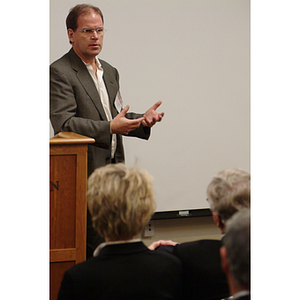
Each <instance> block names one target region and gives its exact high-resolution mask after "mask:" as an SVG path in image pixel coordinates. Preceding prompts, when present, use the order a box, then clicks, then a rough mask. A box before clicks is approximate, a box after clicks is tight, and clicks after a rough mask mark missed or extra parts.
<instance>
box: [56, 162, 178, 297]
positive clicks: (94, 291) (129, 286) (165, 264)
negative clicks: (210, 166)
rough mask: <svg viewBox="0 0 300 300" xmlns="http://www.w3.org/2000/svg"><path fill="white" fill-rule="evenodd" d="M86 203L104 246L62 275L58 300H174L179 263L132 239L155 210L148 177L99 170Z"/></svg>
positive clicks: (116, 168) (115, 167)
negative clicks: (103, 240)
mask: <svg viewBox="0 0 300 300" xmlns="http://www.w3.org/2000/svg"><path fill="white" fill-rule="evenodd" d="M87 201H88V207H89V210H90V212H91V216H92V221H93V225H94V227H95V229H96V230H97V231H98V232H99V234H100V235H101V236H104V237H105V243H102V244H100V245H99V246H98V247H97V248H96V250H95V252H94V257H93V258H90V259H88V260H87V261H85V262H82V263H80V264H77V265H75V266H73V267H72V268H71V269H69V270H67V271H66V272H65V274H64V277H63V280H62V283H61V287H60V291H59V294H58V300H68V299H70V300H71V299H72V300H77V299H78V300H79V299H80V300H82V299H84V300H93V299H97V300H101V299H110V300H113V299H118V300H119V299H143V300H145V299H178V297H179V295H180V292H181V271H182V268H181V263H180V261H179V259H178V258H176V257H175V256H173V255H171V254H169V253H167V252H165V253H163V252H157V251H150V250H149V249H148V248H147V247H146V246H145V245H144V244H143V242H142V241H141V240H140V239H137V237H138V235H139V234H140V233H141V231H142V230H143V228H144V227H145V225H146V224H147V222H149V220H150V218H151V216H152V214H153V213H154V211H155V207H156V204H155V201H154V199H153V186H152V177H151V176H150V175H149V174H148V173H147V172H146V171H144V170H140V169H134V168H128V167H126V166H125V165H124V164H110V165H106V166H104V167H100V168H98V169H96V170H95V171H94V172H93V173H92V175H91V176H90V178H89V179H88V191H87Z"/></svg>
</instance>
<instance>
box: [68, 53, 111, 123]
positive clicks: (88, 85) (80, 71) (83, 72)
mask: <svg viewBox="0 0 300 300" xmlns="http://www.w3.org/2000/svg"><path fill="white" fill-rule="evenodd" d="M69 54H70V61H71V65H72V68H73V69H74V70H75V71H76V72H77V78H78V80H79V81H80V83H81V84H82V86H83V88H84V89H85V91H86V93H87V94H88V95H89V96H90V98H91V100H92V101H93V103H94V105H95V107H96V109H97V110H98V111H99V113H100V115H101V117H102V119H103V120H105V121H107V117H106V114H105V111H104V109H103V106H102V102H101V99H100V96H99V93H98V91H97V89H96V87H95V84H94V81H93V78H92V77H91V75H90V73H89V71H88V70H87V68H86V66H85V65H84V63H83V62H82V61H81V59H80V58H79V57H78V55H77V54H76V53H75V52H74V50H73V48H72V49H71V50H70V51H69Z"/></svg>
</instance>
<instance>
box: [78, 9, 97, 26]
mask: <svg viewBox="0 0 300 300" xmlns="http://www.w3.org/2000/svg"><path fill="white" fill-rule="evenodd" d="M77 24H78V26H85V25H92V26H100V27H101V26H103V22H102V18H101V16H100V15H99V14H98V13H96V12H95V11H93V10H89V11H88V12H84V13H82V14H80V15H79V16H78V19H77Z"/></svg>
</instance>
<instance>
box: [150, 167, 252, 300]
mask: <svg viewBox="0 0 300 300" xmlns="http://www.w3.org/2000/svg"><path fill="white" fill-rule="evenodd" d="M207 195H208V203H209V204H210V208H211V212H212V216H213V220H214V222H215V223H216V225H217V226H218V227H219V228H220V230H221V233H222V234H223V233H224V229H225V225H224V224H225V222H226V220H228V219H229V218H230V217H231V216H232V215H233V214H234V213H235V212H237V211H239V210H240V209H242V208H249V207H250V175H249V173H247V172H245V171H243V170H241V169H226V170H224V171H221V172H219V173H218V174H216V175H215V176H214V177H213V179H212V181H211V182H210V184H209V185H208V188H207ZM172 243H173V244H172ZM172 243H171V242H168V241H157V242H154V243H153V244H151V245H150V246H149V249H151V250H154V249H157V251H159V252H161V251H162V252H171V253H173V254H174V255H175V256H177V257H178V258H179V259H180V260H181V262H182V267H183V294H182V295H183V297H182V299H185V300H187V299H198V300H208V299H209V300H213V299H218V300H219V299H222V298H226V297H228V296H229V287H228V283H227V279H226V276H225V274H224V272H223V271H222V268H221V260H220V248H221V246H222V242H221V241H220V240H208V239H207V240H198V241H193V242H187V243H182V244H178V245H176V246H174V242H172ZM168 244H169V245H172V246H165V245H168Z"/></svg>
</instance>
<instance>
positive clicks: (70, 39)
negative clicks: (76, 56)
mask: <svg viewBox="0 0 300 300" xmlns="http://www.w3.org/2000/svg"><path fill="white" fill-rule="evenodd" d="M73 36H74V31H73V29H71V28H69V29H68V37H69V41H70V43H71V44H72V43H73V39H74V38H73Z"/></svg>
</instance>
